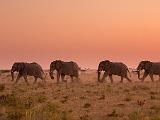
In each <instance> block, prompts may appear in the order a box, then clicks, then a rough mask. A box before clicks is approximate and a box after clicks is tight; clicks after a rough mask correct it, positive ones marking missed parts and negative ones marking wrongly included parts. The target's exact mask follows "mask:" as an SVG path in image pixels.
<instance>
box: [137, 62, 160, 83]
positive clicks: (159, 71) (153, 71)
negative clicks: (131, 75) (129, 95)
mask: <svg viewBox="0 0 160 120" xmlns="http://www.w3.org/2000/svg"><path fill="white" fill-rule="evenodd" d="M141 70H145V72H144V75H143V77H142V78H140V71H141ZM137 72H138V78H139V79H140V80H142V82H143V81H144V79H145V78H146V77H147V76H148V75H149V76H150V78H151V80H152V81H154V78H153V75H159V80H160V62H151V61H141V62H140V63H139V65H138V67H137Z"/></svg>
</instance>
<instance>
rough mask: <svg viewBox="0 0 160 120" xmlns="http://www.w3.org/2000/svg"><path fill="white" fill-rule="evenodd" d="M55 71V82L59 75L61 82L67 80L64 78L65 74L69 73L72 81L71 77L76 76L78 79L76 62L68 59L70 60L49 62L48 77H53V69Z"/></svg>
mask: <svg viewBox="0 0 160 120" xmlns="http://www.w3.org/2000/svg"><path fill="white" fill-rule="evenodd" d="M54 70H56V71H57V84H58V83H59V78H60V76H61V79H62V81H63V82H67V81H65V80H64V77H65V75H69V76H70V77H71V81H72V82H73V77H76V79H77V80H79V74H78V72H79V66H78V65H77V63H76V62H73V61H70V62H64V61H61V60H55V61H53V62H51V64H50V72H49V74H50V77H51V79H54V77H53V71H54Z"/></svg>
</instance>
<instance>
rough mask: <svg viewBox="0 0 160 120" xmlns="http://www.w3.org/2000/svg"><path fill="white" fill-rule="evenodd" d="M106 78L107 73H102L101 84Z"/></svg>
mask: <svg viewBox="0 0 160 120" xmlns="http://www.w3.org/2000/svg"><path fill="white" fill-rule="evenodd" d="M107 76H108V74H107V72H104V74H103V77H102V82H103V81H104V80H105V77H107Z"/></svg>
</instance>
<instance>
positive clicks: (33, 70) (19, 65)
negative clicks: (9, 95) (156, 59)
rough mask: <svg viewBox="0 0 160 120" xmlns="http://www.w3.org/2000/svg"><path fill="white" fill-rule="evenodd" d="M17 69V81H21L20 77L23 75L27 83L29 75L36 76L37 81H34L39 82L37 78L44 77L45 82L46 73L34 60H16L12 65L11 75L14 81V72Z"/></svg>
mask: <svg viewBox="0 0 160 120" xmlns="http://www.w3.org/2000/svg"><path fill="white" fill-rule="evenodd" d="M15 71H17V72H18V76H17V79H16V82H15V83H17V82H18V81H19V79H20V78H21V77H23V78H24V79H25V81H26V83H27V84H29V83H28V80H27V76H34V78H35V81H34V83H36V82H37V79H38V78H40V79H42V81H43V82H45V73H44V71H43V70H42V67H41V66H40V65H39V64H37V63H35V62H33V63H25V62H16V63H14V64H13V65H12V69H11V75H12V81H14V72H15Z"/></svg>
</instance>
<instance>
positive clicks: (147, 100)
mask: <svg viewBox="0 0 160 120" xmlns="http://www.w3.org/2000/svg"><path fill="white" fill-rule="evenodd" d="M67 79H69V77H67ZM113 79H114V83H113V84H111V83H110V80H109V79H108V78H107V79H106V81H105V82H104V83H97V75H96V71H95V72H87V73H86V72H84V73H82V74H81V82H80V83H76V82H75V83H70V80H68V82H69V83H68V88H67V89H66V87H65V83H63V82H62V83H61V84H60V85H59V86H57V84H56V81H55V80H51V79H50V78H49V76H48V77H47V83H46V85H43V83H42V81H41V80H39V81H38V83H37V84H35V85H32V83H33V81H34V79H33V78H32V77H29V82H30V85H29V86H27V85H26V84H25V82H24V80H23V79H22V80H20V81H19V83H18V84H16V85H14V84H13V82H12V81H11V76H10V74H9V73H3V74H2V75H1V76H0V80H1V81H0V120H159V119H160V106H159V105H160V101H159V100H160V87H159V86H160V82H159V81H158V77H155V79H157V81H156V80H155V82H151V80H150V79H149V78H147V79H146V81H145V82H144V83H141V82H140V81H139V80H138V79H137V76H136V75H135V74H132V79H133V82H132V83H129V82H127V80H124V83H119V82H120V77H117V76H114V77H113Z"/></svg>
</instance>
